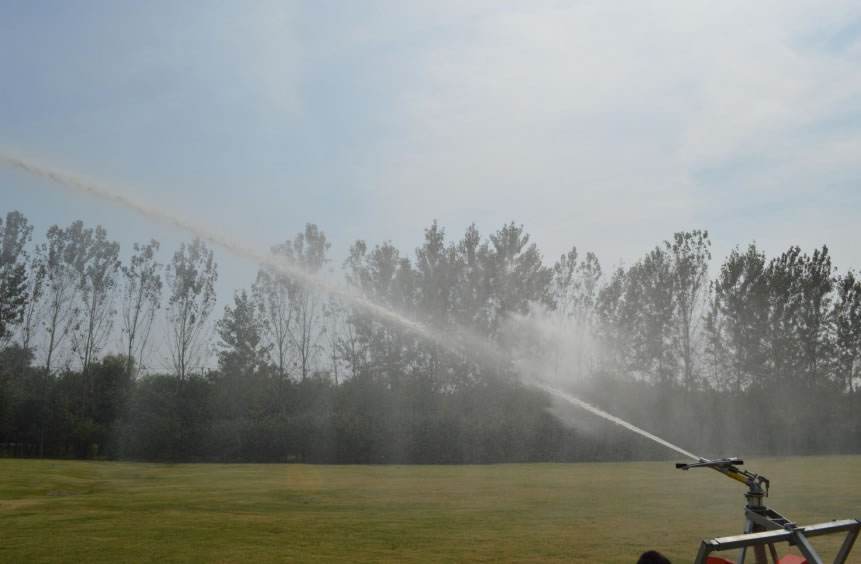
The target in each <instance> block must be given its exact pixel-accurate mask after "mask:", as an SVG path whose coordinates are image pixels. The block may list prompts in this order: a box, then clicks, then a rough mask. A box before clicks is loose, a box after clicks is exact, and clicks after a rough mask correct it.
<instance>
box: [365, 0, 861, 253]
mask: <svg viewBox="0 0 861 564" xmlns="http://www.w3.org/2000/svg"><path fill="white" fill-rule="evenodd" d="M449 8H450V11H449V12H448V13H447V16H446V17H444V18H442V21H443V22H444V23H443V24H442V25H444V26H445V30H446V32H445V33H442V34H441V35H440V37H441V39H440V40H439V41H438V42H434V43H432V44H431V45H430V46H429V47H428V48H426V49H424V50H422V51H421V52H419V53H418V54H417V56H416V60H415V64H414V71H413V73H412V75H411V77H410V78H411V80H410V83H409V84H407V85H406V86H405V88H404V90H403V92H402V93H401V95H400V96H399V98H398V104H397V105H396V107H395V108H394V109H393V111H394V112H395V115H396V116H397V118H396V120H397V121H398V123H399V124H400V125H401V126H402V128H403V129H402V130H401V131H402V135H400V136H398V137H396V138H394V140H392V141H391V143H390V144H388V145H386V146H384V147H383V148H382V149H381V153H380V154H381V156H380V161H379V162H378V163H375V167H374V170H373V174H371V175H370V178H369V179H368V180H367V182H368V183H369V184H370V185H372V186H374V190H373V192H372V193H373V195H374V197H376V198H378V199H379V202H380V204H381V205H382V206H383V209H385V210H386V212H387V213H386V215H387V217H389V218H392V219H391V221H392V225H391V226H390V228H391V229H392V231H393V232H394V233H395V234H396V236H398V235H400V234H401V233H403V232H405V231H406V230H408V229H413V230H414V229H415V225H421V224H426V223H427V222H428V221H429V220H430V219H431V218H433V217H437V218H439V219H441V220H443V223H446V220H448V223H450V224H454V225H456V226H459V225H462V224H463V223H467V222H469V221H471V220H472V219H475V220H478V221H479V222H480V223H481V224H482V225H483V226H484V227H485V228H492V227H495V226H496V225H498V224H499V223H500V222H502V221H505V220H508V219H516V220H518V221H522V222H525V223H526V224H527V226H528V227H529V228H530V230H531V231H532V232H533V233H534V234H535V235H536V237H537V239H538V240H539V242H541V243H542V244H543V246H544V247H545V248H546V249H547V250H548V251H549V253H550V254H555V253H558V252H561V251H562V250H563V249H564V248H566V247H567V246H569V245H570V244H571V243H577V244H578V245H580V246H589V243H590V242H591V243H594V244H593V245H592V246H593V247H594V248H597V250H599V251H601V252H602V254H603V255H604V256H607V257H608V258H609V259H610V260H613V259H615V258H618V257H625V258H628V259H630V258H633V257H635V256H637V255H638V254H639V253H641V252H643V251H644V250H645V249H646V248H648V246H649V245H651V244H653V243H654V242H657V241H658V240H659V239H660V238H663V237H666V236H669V235H670V234H671V232H672V231H674V230H678V229H684V228H689V227H698V226H699V225H692V224H693V223H695V222H697V221H700V220H702V219H703V218H709V217H711V216H712V213H711V212H712V211H713V207H714V206H716V205H717V206H720V205H722V203H724V202H725V200H726V199H727V198H738V197H739V195H741V194H743V193H744V191H746V190H753V191H757V190H759V191H762V194H765V195H767V194H772V196H771V197H783V196H786V195H788V194H791V195H792V197H793V198H794V199H798V198H801V197H806V196H809V197H810V198H814V197H815V196H816V194H818V193H819V192H820V190H821V185H818V183H817V182H816V181H817V180H823V179H825V180H827V179H828V178H829V177H831V176H834V175H835V174H837V175H842V176H843V177H845V176H846V174H847V172H850V173H851V172H852V171H854V172H855V173H856V174H859V176H861V167H860V166H859V164H858V162H857V161H858V159H857V155H858V154H861V153H857V152H856V150H857V149H858V145H859V139H861V130H859V128H857V127H856V128H854V129H849V130H847V131H842V132H839V133H833V132H829V131H828V128H827V127H825V126H823V125H822V124H827V123H828V122H829V121H836V122H837V123H839V122H840V121H841V117H842V116H843V115H844V114H845V113H846V112H849V111H855V112H858V111H859V110H861V108H859V102H858V100H861V73H858V72H857V68H858V63H859V62H861V61H859V59H858V52H859V48H858V47H857V46H858V45H861V42H858V41H857V40H856V41H854V42H853V41H849V44H848V45H843V46H842V48H841V50H840V51H839V52H836V51H834V50H829V49H822V48H820V47H818V46H817V45H816V41H815V38H817V37H828V36H829V34H831V33H836V31H837V30H839V29H840V28H841V26H845V25H846V22H851V21H854V20H858V19H859V18H861V7H859V5H858V4H857V3H852V2H831V3H826V4H823V3H822V2H808V3H801V4H794V5H792V6H789V5H788V4H787V3H783V2H771V3H757V4H755V5H751V4H750V3H745V2H735V3H733V2H729V3H712V2H665V3H642V2H631V3H622V4H618V3H616V4H612V5H610V4H607V3H591V2H586V3H576V4H567V3H565V4H558V3H552V4H530V8H529V9H520V10H514V9H509V8H506V7H502V6H500V5H498V4H495V5H493V6H491V7H488V8H487V9H486V11H483V12H480V13H475V12H470V13H467V14H463V13H460V12H459V10H458V8H456V7H449ZM823 127H824V128H825V129H824V131H823ZM817 128H819V132H818V133H813V131H814V130H816V129H817ZM751 160H752V161H754V162H756V163H757V164H760V163H761V165H762V166H758V167H755V168H757V169H758V170H757V171H756V172H755V173H751V174H744V173H743V171H736V174H735V176H734V178H733V182H734V184H733V185H732V186H717V187H716V186H709V187H708V192H706V193H705V194H704V193H703V187H702V186H701V185H700V181H701V179H700V178H699V174H700V173H701V172H702V171H704V170H710V169H728V170H730V171H733V170H734V169H736V168H738V164H737V163H738V162H740V161H741V162H750V161H751ZM766 165H768V166H766ZM722 189H725V190H726V191H728V192H729V194H727V193H723V194H722V193H720V192H721V191H722ZM761 196H762V195H761ZM811 205H814V206H815V205H816V201H815V200H813V199H812V200H811ZM705 227H713V228H718V229H719V228H720V226H708V225H706V226H705ZM810 227H811V229H812V231H813V232H810V233H806V234H803V235H802V236H801V237H802V238H803V239H804V240H805V241H806V240H807V239H809V240H811V241H815V240H820V239H821V237H819V233H816V232H815V231H816V226H815V225H813V226H810ZM823 227H824V226H823ZM822 233H824V230H823V231H822ZM719 235H720V234H719ZM746 235H748V234H747V233H739V232H738V231H734V232H732V233H726V234H725V235H724V236H725V237H729V238H735V237H745V236H746ZM746 240H747V239H742V240H734V241H732V244H735V243H744V242H746ZM790 242H791V241H787V242H786V244H789V243H790ZM835 243H836V244H838V245H839V244H840V243H839V242H837V241H835ZM725 245H726V244H725ZM844 255H845V256H846V257H847V258H851V259H852V260H854V261H855V262H856V264H857V263H858V262H861V255H859V254H858V253H857V252H855V253H854V254H853V251H849V250H846V252H845V253H844Z"/></svg>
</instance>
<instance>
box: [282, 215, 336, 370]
mask: <svg viewBox="0 0 861 564" xmlns="http://www.w3.org/2000/svg"><path fill="white" fill-rule="evenodd" d="M329 247H330V245H329V241H328V240H327V239H326V234H325V233H324V232H323V231H320V229H319V228H318V227H317V226H316V225H314V224H313V223H309V224H307V225H306V226H305V231H304V232H302V233H298V234H297V235H296V236H295V237H294V238H293V240H292V241H288V242H286V243H284V244H282V245H279V246H277V247H275V249H274V251H275V254H276V255H281V256H283V257H284V258H285V260H287V261H288V262H290V263H291V264H293V265H295V266H298V267H299V268H301V269H303V270H304V271H305V272H307V273H309V274H316V273H318V272H319V271H320V270H321V269H322V268H323V266H324V265H325V264H326V262H327V258H326V253H327V252H328V251H329ZM287 278H288V280H289V285H288V288H289V290H288V291H289V296H290V307H291V309H292V313H291V317H292V322H291V323H289V324H288V325H287V334H288V336H289V338H290V342H291V344H292V345H293V348H294V351H295V354H296V359H297V362H298V364H299V374H300V379H301V380H302V381H304V380H305V379H306V378H307V377H308V375H309V374H310V373H311V371H312V369H313V366H314V362H315V360H316V358H317V356H318V354H319V353H320V348H321V347H320V340H321V338H322V334H323V324H322V317H323V298H322V296H321V295H320V292H319V291H318V290H317V289H316V288H312V287H310V286H308V285H303V284H301V283H300V282H299V281H297V280H292V279H290V277H289V276H287Z"/></svg>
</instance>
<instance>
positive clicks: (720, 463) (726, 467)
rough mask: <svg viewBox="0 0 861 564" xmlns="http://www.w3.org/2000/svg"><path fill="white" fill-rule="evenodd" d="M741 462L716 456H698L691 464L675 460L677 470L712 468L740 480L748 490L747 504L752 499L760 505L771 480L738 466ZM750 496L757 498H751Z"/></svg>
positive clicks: (740, 460)
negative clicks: (711, 458)
mask: <svg viewBox="0 0 861 564" xmlns="http://www.w3.org/2000/svg"><path fill="white" fill-rule="evenodd" d="M742 464H744V460H742V459H741V458H716V459H714V460H709V459H708V458H700V459H699V462H694V463H693V464H690V463H684V462H677V463H676V468H678V469H679V470H690V469H692V468H712V469H713V470H717V471H718V472H720V473H721V474H723V475H724V476H727V477H729V478H732V479H733V480H736V481H737V482H741V483H742V484H744V485H746V486H747V487H748V492H747V494H745V495H747V496H748V504H749V505H750V503H751V502H752V501H755V502H758V503H755V504H754V505H762V498H763V497H768V488H769V486H770V485H771V482H770V481H769V480H768V478H766V477H765V476H761V475H759V474H754V473H753V472H750V471H749V470H742V469H740V468H738V466H741V465H742ZM750 497H756V498H758V499H757V500H751V499H750Z"/></svg>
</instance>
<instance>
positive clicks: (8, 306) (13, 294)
mask: <svg viewBox="0 0 861 564" xmlns="http://www.w3.org/2000/svg"><path fill="white" fill-rule="evenodd" d="M32 233H33V227H32V226H31V225H30V224H29V222H28V221H27V218H25V217H24V216H23V214H21V212H17V211H11V212H9V213H7V214H6V221H5V222H4V221H3V219H2V218H0V346H2V345H5V344H7V343H8V342H9V339H10V338H11V337H12V330H13V328H14V327H15V326H17V325H19V324H20V323H21V322H22V321H23V319H24V313H25V311H26V306H27V301H28V297H29V296H28V292H27V290H28V287H27V251H26V245H27V243H29V241H30V237H31V235H32Z"/></svg>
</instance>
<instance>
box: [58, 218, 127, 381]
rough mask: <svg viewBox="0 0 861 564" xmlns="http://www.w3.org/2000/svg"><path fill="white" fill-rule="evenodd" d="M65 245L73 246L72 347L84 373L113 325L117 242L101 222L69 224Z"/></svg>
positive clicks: (103, 343) (117, 263)
mask: <svg viewBox="0 0 861 564" xmlns="http://www.w3.org/2000/svg"><path fill="white" fill-rule="evenodd" d="M68 236H69V240H68V241H67V243H68V244H69V247H70V248H72V249H74V252H75V254H76V258H77V260H76V261H75V262H74V264H75V267H76V275H77V278H78V292H77V295H78V297H79V299H80V306H79V308H78V316H77V317H78V319H76V322H75V326H74V330H73V332H72V348H73V350H74V351H76V352H77V353H78V356H79V357H80V359H81V366H82V368H83V372H84V374H87V372H88V371H89V368H90V364H91V363H92V362H93V361H94V360H95V358H96V355H98V353H99V352H101V350H102V348H103V347H104V345H105V343H106V342H107V339H108V337H109V336H110V334H111V329H112V328H113V321H114V315H115V313H116V309H115V308H114V296H115V290H116V282H117V274H118V273H119V271H120V266H121V264H120V260H119V252H120V245H119V243H117V242H116V241H110V240H108V238H107V231H105V229H104V227H102V226H101V225H99V226H96V228H95V229H85V228H84V227H83V224H81V223H80V222H76V223H74V224H72V226H71V230H70V231H69V232H68Z"/></svg>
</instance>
